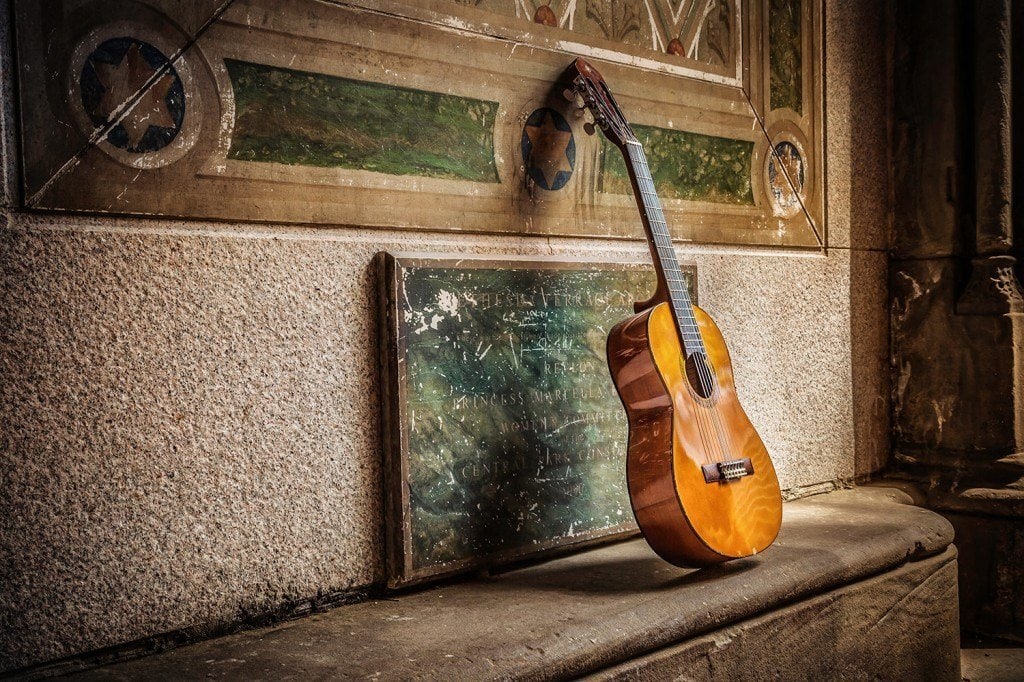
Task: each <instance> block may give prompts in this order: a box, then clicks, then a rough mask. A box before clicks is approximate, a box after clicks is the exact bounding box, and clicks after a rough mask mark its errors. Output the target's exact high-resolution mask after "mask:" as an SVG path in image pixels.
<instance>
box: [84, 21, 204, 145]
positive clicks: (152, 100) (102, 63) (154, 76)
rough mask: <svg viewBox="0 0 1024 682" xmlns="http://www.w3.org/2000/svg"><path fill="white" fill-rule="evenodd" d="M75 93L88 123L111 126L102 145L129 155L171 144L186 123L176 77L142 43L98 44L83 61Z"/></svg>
mask: <svg viewBox="0 0 1024 682" xmlns="http://www.w3.org/2000/svg"><path fill="white" fill-rule="evenodd" d="M79 88H80V91H81V100H82V107H83V108H84V109H85V113H86V114H87V115H88V116H89V120H91V121H92V122H93V124H94V125H95V126H97V127H99V126H105V125H107V124H108V123H111V122H112V121H116V124H115V125H114V126H113V127H112V128H111V129H110V130H109V132H108V133H107V141H108V142H109V143H110V144H111V145H113V146H114V147H117V148H118V149H124V150H126V151H128V152H131V153H133V154H145V153H147V152H156V151H159V150H161V149H163V148H164V147H166V146H167V145H169V144H171V142H172V141H173V140H174V138H175V137H176V136H177V135H178V133H179V132H180V131H181V126H182V123H183V122H184V120H185V88H184V85H183V84H182V82H181V77H180V76H178V72H177V70H175V68H174V67H173V66H172V65H171V63H170V61H169V60H168V59H167V57H166V56H164V54H163V53H162V52H160V51H159V50H157V49H156V48H155V47H153V46H152V45H150V44H149V43H147V42H144V41H142V40H138V39H135V38H111V39H110V40H105V41H103V42H102V43H101V44H100V45H98V46H97V47H96V49H95V50H93V51H92V53H91V54H89V56H88V57H86V59H85V64H84V65H83V66H82V72H81V76H80V78H79ZM140 92H141V95H139V93H140ZM133 101H134V104H132V102H133Z"/></svg>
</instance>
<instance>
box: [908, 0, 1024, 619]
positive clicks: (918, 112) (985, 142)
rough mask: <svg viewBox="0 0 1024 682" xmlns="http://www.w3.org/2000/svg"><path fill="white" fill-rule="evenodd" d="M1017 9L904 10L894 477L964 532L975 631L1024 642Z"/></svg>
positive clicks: (963, 586) (995, 3)
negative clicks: (1014, 61)
mask: <svg viewBox="0 0 1024 682" xmlns="http://www.w3.org/2000/svg"><path fill="white" fill-rule="evenodd" d="M1012 4H1013V3H1012V1H1011V0H983V1H978V2H971V1H970V0H928V1H921V0H901V1H899V2H896V3H895V4H894V11H895V15H896V17H895V18H896V22H895V26H896V35H895V37H894V38H895V39H894V41H893V45H894V55H893V107H894V110H893V140H892V152H893V172H894V176H893V186H894V190H895V192H894V206H893V225H894V230H893V241H892V251H891V260H890V296H891V305H892V320H891V322H892V362H893V386H894V396H893V425H894V431H895V433H894V441H893V462H892V464H893V467H892V471H893V473H894V474H895V475H896V476H900V477H905V478H909V479H911V480H914V481H916V482H917V483H919V484H920V485H921V488H922V490H923V491H924V493H925V495H924V497H925V499H926V500H927V503H928V505H929V506H931V507H932V508H933V509H935V510H937V511H939V512H941V513H942V514H943V515H944V516H946V518H947V519H949V520H950V521H951V522H952V523H953V525H954V526H955V528H956V530H957V540H956V544H957V546H958V548H959V550H960V594H961V596H962V599H961V615H962V622H963V625H964V627H965V628H966V629H969V630H975V631H979V632H984V633H987V634H993V635H999V636H1008V637H1014V638H1018V639H1024V576H1021V574H1020V570H1019V566H1021V565H1024V297H1022V295H1021V285H1020V282H1019V280H1018V279H1017V276H1016V274H1015V273H1014V262H1015V261H1014V258H1013V255H1012V248H1013V222H1012V217H1013V213H1012V209H1013V205H1012V198H1013V197H1012V182H1013V167H1012V125H1011V120H1012V98H1011V94H1012V89H1011V78H1012V73H1011V71H1012V70H1011V55H1012V53H1011V38H1012V35H1011V34H1012V29H1011V25H1012V22H1011V6H1012Z"/></svg>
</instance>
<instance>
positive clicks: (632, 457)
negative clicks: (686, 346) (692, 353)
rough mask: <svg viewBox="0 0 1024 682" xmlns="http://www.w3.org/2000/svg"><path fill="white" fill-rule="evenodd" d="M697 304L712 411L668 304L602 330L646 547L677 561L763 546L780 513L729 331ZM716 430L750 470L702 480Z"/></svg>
mask: <svg viewBox="0 0 1024 682" xmlns="http://www.w3.org/2000/svg"><path fill="white" fill-rule="evenodd" d="M694 313H695V317H696V319H697V324H698V327H699V329H700V333H701V336H702V337H703V339H704V346H705V348H706V350H707V356H708V360H709V361H710V364H711V366H712V367H714V368H715V377H716V379H717V400H716V401H715V402H714V409H715V410H716V411H717V413H718V414H717V415H711V414H709V411H710V409H711V408H709V407H708V406H707V405H706V404H704V401H702V399H700V398H699V396H696V395H695V394H694V392H693V391H692V390H691V388H690V383H689V381H687V379H686V376H685V375H684V374H683V365H682V363H681V358H682V356H683V349H682V348H681V346H680V343H679V335H678V332H677V331H676V325H675V321H674V319H673V318H672V314H671V312H670V310H669V307H668V304H666V303H661V304H658V305H656V306H655V307H653V308H650V309H648V310H645V311H644V312H641V313H639V314H637V315H634V316H633V317H631V318H628V319H626V320H624V321H623V322H620V323H619V324H618V325H616V326H615V327H614V328H613V329H612V331H611V333H610V334H609V336H608V365H609V367H610V369H611V373H612V379H613V380H614V382H615V386H616V388H617V389H618V391H619V396H620V397H621V398H622V403H623V405H624V406H625V408H626V414H627V417H628V419H629V448H628V455H627V463H626V467H627V477H628V481H629V496H630V500H631V501H632V504H633V513H634V514H635V516H636V520H637V523H638V524H639V526H640V529H641V530H642V531H643V534H644V538H645V539H646V540H647V542H648V543H649V544H650V545H651V547H652V548H653V549H654V550H655V551H656V552H657V553H658V554H659V555H660V556H661V557H662V558H664V559H665V560H666V561H669V562H671V563H673V564H677V565H680V566H707V565H710V564H715V563H719V562H722V561H727V560H729V559H735V558H739V557H745V556H750V555H752V554H755V553H757V552H760V551H761V550H763V549H765V548H766V547H768V546H769V545H770V544H771V543H772V542H773V541H774V540H775V536H776V535H778V532H779V525H780V523H781V521H782V499H781V495H780V492H779V482H778V478H777V477H776V475H775V468H774V467H773V466H772V462H771V459H770V458H769V456H768V452H767V450H766V449H765V447H764V443H762V442H761V438H760V436H758V435H757V431H755V430H754V427H753V426H752V425H751V423H750V420H749V419H747V415H746V414H745V413H744V411H743V408H742V407H741V406H740V403H739V400H738V399H737V397H736V387H735V385H734V384H733V377H732V364H731V362H730V360H729V351H728V349H727V348H726V345H725V339H723V338H722V333H721V332H720V331H719V330H718V327H717V326H716V325H715V323H714V322H713V321H712V320H711V318H710V317H709V316H708V315H707V314H706V313H705V312H704V311H703V310H701V309H700V308H697V307H694ZM715 420H717V421H718V424H719V425H720V426H721V429H719V428H717V425H716V424H715V423H714V421H715ZM720 432H721V433H722V434H723V436H722V437H724V439H725V440H726V442H727V443H728V447H731V448H733V450H732V452H733V453H734V454H737V455H740V454H741V455H742V457H744V458H747V457H749V458H750V461H751V463H752V465H753V470H754V473H753V474H751V475H749V476H744V477H742V478H739V479H736V480H732V481H728V482H715V483H707V482H706V481H705V477H704V473H703V470H702V466H703V465H705V464H709V463H713V462H714V461H715V459H716V453H717V452H718V451H719V446H718V444H717V439H718V438H719V435H718V434H719V433H720ZM712 438H714V439H715V442H712V440H711V439H712Z"/></svg>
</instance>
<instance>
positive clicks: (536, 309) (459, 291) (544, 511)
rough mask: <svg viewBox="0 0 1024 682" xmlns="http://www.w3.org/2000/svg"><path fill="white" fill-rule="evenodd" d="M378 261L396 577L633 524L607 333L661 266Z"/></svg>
mask: <svg viewBox="0 0 1024 682" xmlns="http://www.w3.org/2000/svg"><path fill="white" fill-rule="evenodd" d="M377 268H378V276H379V280H380V281H379V283H380V288H379V292H380V306H381V314H380V338H381V340H382V344H381V354H380V366H381V386H382V395H383V406H382V407H383V411H382V414H383V417H382V430H383V442H384V485H385V529H386V548H387V579H388V586H389V587H392V588H396V587H403V586H407V585H412V584H415V583H420V582H424V581H427V580H430V579H435V578H439V577H443V576H449V575H453V574H456V573H460V572H464V571H467V570H472V569H479V568H490V567H495V566H499V565H502V564H509V563H513V562H518V561H522V560H528V559H535V558H539V557H544V556H550V555H552V554H556V553H560V552H567V551H571V550H575V549H579V548H581V547H584V546H587V545H591V544H595V543H598V542H603V541H609V540H614V539H620V538H623V537H628V536H630V535H633V534H635V533H636V532H637V528H636V525H635V523H634V522H633V517H632V512H631V509H630V507H629V500H628V494H627V492H626V489H625V444H626V435H627V425H626V420H625V414H624V413H623V412H622V407H621V403H620V402H619V398H618V396H617V395H616V393H615V389H614V386H613V384H612V383H611V380H610V378H609V377H608V373H607V367H606V362H605V356H604V339H605V336H606V334H607V331H608V329H609V328H610V325H611V324H614V322H617V321H618V320H619V319H621V318H624V317H626V316H628V315H629V314H631V313H632V303H633V301H634V300H641V299H644V298H646V297H647V295H648V294H649V290H650V289H651V288H652V287H653V284H654V275H653V269H652V268H651V267H650V265H649V264H645V263H635V262H632V263H629V262H599V263H594V262H589V261H583V260H571V259H564V258H561V259H553V258H542V257H514V256H501V257H500V258H486V257H484V258H481V257H461V256H460V257H455V256H438V255H431V254H390V253H381V254H379V255H378V262H377ZM683 270H684V274H685V275H686V276H687V277H688V279H689V281H690V282H691V283H695V282H696V266H694V265H692V264H687V265H684V266H683ZM691 288H692V289H693V290H694V293H695V294H696V286H695V285H693V284H691Z"/></svg>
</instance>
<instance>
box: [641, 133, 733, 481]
mask: <svg viewBox="0 0 1024 682" xmlns="http://www.w3.org/2000/svg"><path fill="white" fill-rule="evenodd" d="M633 144H635V149H636V151H637V152H638V154H639V161H640V169H639V170H640V171H643V172H637V174H636V175H637V178H638V183H637V184H638V186H639V187H640V191H641V197H642V198H643V197H644V195H646V196H647V197H648V198H649V199H653V200H654V201H653V203H651V204H650V206H648V204H647V201H642V202H641V203H642V204H643V205H644V207H645V209H646V210H645V212H646V213H648V215H647V218H648V221H649V222H650V223H651V224H652V225H654V226H655V227H661V228H664V229H665V232H664V233H659V232H658V231H657V230H652V231H651V232H652V238H653V239H652V241H653V242H654V246H655V249H656V251H657V252H658V255H659V260H661V261H662V273H663V276H665V275H664V271H665V267H664V266H665V264H666V263H665V262H664V261H665V260H667V261H668V263H667V264H668V265H669V266H670V267H671V268H673V269H674V270H675V271H678V268H679V263H678V260H677V259H676V257H675V248H674V247H673V245H672V241H671V237H669V236H668V234H667V232H668V229H667V228H668V226H667V224H666V223H665V220H664V214H663V213H660V206H659V203H660V202H659V201H658V195H657V190H656V188H655V187H654V182H653V178H652V177H651V175H650V170H649V166H648V164H647V155H646V153H645V152H644V149H643V146H642V145H640V143H639V142H637V141H634V142H633ZM627 148H629V149H633V148H634V147H633V146H632V145H628V146H627ZM630 156H632V155H630ZM630 160H631V161H633V159H632V158H631V159H630ZM634 163H635V162H634ZM645 190H646V191H645ZM659 214H660V215H659ZM659 236H660V237H663V238H664V239H665V241H666V242H667V243H665V244H659V243H658V237H659ZM665 279H666V280H668V288H669V298H670V300H671V305H672V307H673V312H674V313H675V315H674V317H675V318H676V320H675V321H676V325H677V326H678V327H679V332H680V336H681V337H682V339H681V340H682V341H683V346H684V350H683V352H684V355H686V356H687V358H688V357H689V355H691V354H690V353H687V352H686V348H685V346H686V345H687V341H688V339H687V336H688V334H687V332H686V330H684V327H692V334H693V336H694V340H695V341H696V343H695V344H694V345H695V346H697V348H695V349H694V351H693V352H694V354H696V353H698V352H699V353H700V354H701V356H702V359H703V358H706V357H707V352H706V350H704V349H703V339H702V338H701V333H700V329H699V327H698V326H697V325H696V318H695V317H694V316H693V310H692V303H690V306H691V309H690V311H689V313H690V316H691V318H692V319H693V322H692V323H690V322H689V321H687V322H686V323H685V324H684V323H682V322H680V321H679V319H678V316H679V311H678V310H676V300H675V296H674V294H676V293H684V292H683V291H677V290H675V289H673V287H672V284H673V283H677V284H682V282H681V281H680V280H677V279H674V278H670V277H668V276H665ZM686 298H687V299H688V298H689V296H687V297H686ZM686 302H688V301H684V303H686ZM694 364H695V368H696V371H697V374H698V377H699V378H700V381H701V384H702V385H703V386H702V387H703V388H705V389H707V390H706V392H707V393H708V398H707V399H708V400H711V406H710V407H709V406H707V405H705V404H703V401H702V400H696V401H694V404H695V405H696V406H697V411H696V412H695V414H699V412H700V410H703V411H705V412H706V413H707V414H706V415H705V419H704V420H703V422H702V421H701V420H699V419H698V423H697V427H698V431H699V432H700V433H701V437H702V439H703V438H704V437H705V434H704V431H705V429H707V428H708V427H707V422H710V428H711V430H712V431H713V432H714V438H713V439H712V440H713V441H715V442H717V445H718V455H716V454H715V453H714V450H712V451H711V453H710V454H711V455H712V457H714V458H715V459H717V460H718V461H727V460H728V459H731V458H734V457H735V452H736V450H735V444H734V443H733V442H732V439H731V438H729V436H728V429H726V428H725V426H724V425H723V424H722V420H721V409H720V407H719V405H718V402H717V400H715V399H714V392H715V388H716V387H717V382H716V381H715V376H714V375H713V374H712V372H711V369H710V368H709V367H708V366H707V364H706V363H705V362H703V361H701V362H697V361H695V362H694ZM684 375H685V373H684ZM684 378H686V380H687V381H688V382H689V378H688V377H684ZM705 447H706V446H705Z"/></svg>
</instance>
